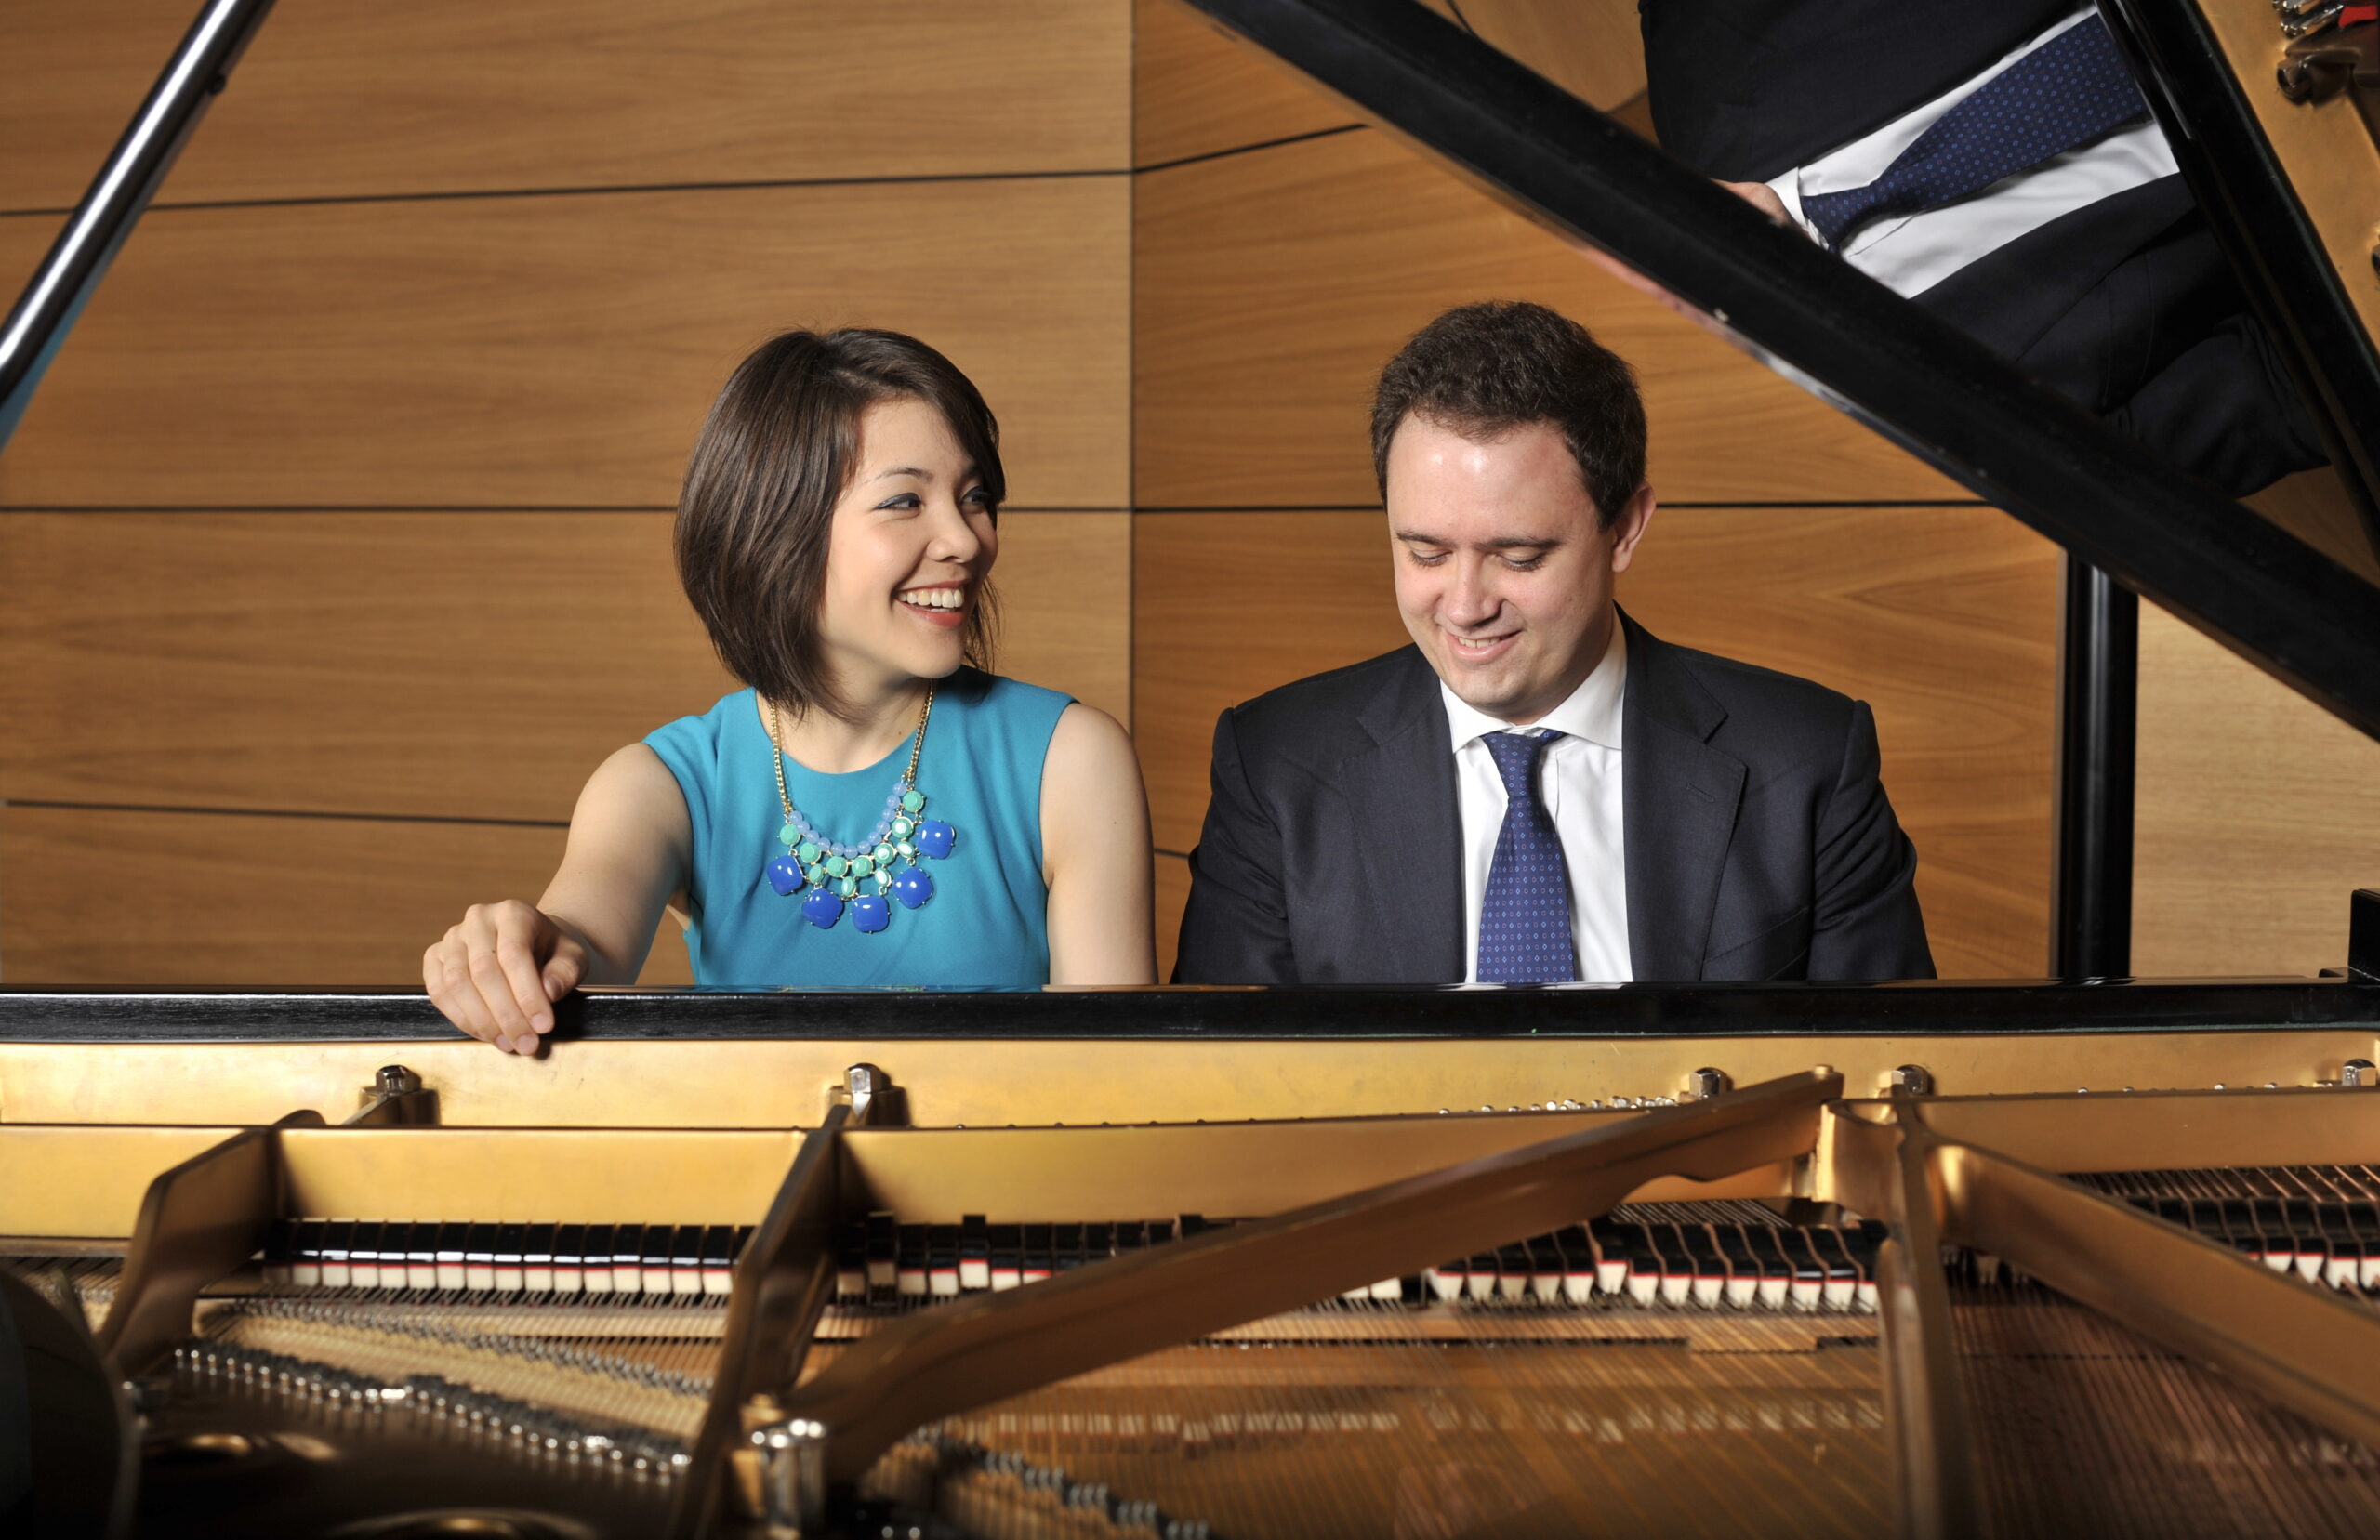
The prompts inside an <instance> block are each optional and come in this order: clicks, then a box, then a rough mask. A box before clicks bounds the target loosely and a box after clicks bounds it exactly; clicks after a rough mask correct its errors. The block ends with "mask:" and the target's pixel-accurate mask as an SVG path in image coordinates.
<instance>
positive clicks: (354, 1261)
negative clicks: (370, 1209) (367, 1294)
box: [347, 1219, 387, 1289]
mask: <svg viewBox="0 0 2380 1540" xmlns="http://www.w3.org/2000/svg"><path fill="white" fill-rule="evenodd" d="M386 1228H387V1227H386V1226H385V1225H383V1224H382V1223H381V1222H380V1221H379V1220H377V1219H358V1220H356V1221H355V1225H354V1228H353V1229H352V1230H350V1231H349V1233H348V1238H347V1268H348V1281H349V1282H350V1283H351V1284H353V1285H354V1286H355V1287H356V1288H359V1289H377V1288H379V1287H381V1286H382V1285H381V1283H380V1234H381V1231H383V1230H385V1229H386Z"/></svg>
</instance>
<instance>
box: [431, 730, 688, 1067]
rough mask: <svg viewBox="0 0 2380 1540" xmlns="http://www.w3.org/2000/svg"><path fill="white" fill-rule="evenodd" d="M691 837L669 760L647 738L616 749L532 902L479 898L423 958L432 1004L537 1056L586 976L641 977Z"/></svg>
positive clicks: (496, 1040)
mask: <svg viewBox="0 0 2380 1540" xmlns="http://www.w3.org/2000/svg"><path fill="white" fill-rule="evenodd" d="M693 845H694V832H693V824H692V821H691V820H690V819H689V818H688V817H687V815H686V799H685V796H684V794H683V793H681V791H680V790H679V789H678V781H677V778H676V777H675V776H673V775H671V774H670V773H669V769H668V766H666V765H664V764H663V763H662V762H661V759H660V757H659V756H658V755H655V753H654V752H653V750H652V749H650V748H648V747H646V746H645V745H644V744H629V745H628V747H626V748H624V749H622V750H620V751H619V752H618V753H617V754H615V755H613V756H612V757H610V758H609V759H606V760H604V761H603V763H602V765H601V766H599V767H598V768H597V769H596V771H595V773H594V774H593V775H591V776H589V777H588V781H587V786H586V789H585V790H584V791H581V792H580V793H579V794H578V806H577V807H576V809H574V810H573V811H572V813H571V818H570V840H569V844H568V845H567V846H566V847H565V849H563V852H562V865H561V867H560V868H559V869H558V870H557V871H556V872H555V873H554V876H553V880H552V881H551V882H550V883H549V884H547V886H546V891H545V896H544V897H542V898H540V899H539V900H538V901H537V902H536V906H534V907H532V906H531V905H529V904H527V903H524V902H522V901H520V900H519V899H506V900H504V901H502V902H496V903H475V904H473V905H471V907H470V908H469V910H467V911H466V912H465V913H464V915H463V918H462V920H461V922H460V923H459V924H457V925H456V926H455V927H453V928H451V929H449V930H448V931H447V932H446V934H445V935H444V936H443V937H441V938H440V939H439V940H438V941H437V942H436V943H435V944H434V945H432V946H431V947H430V949H429V950H428V951H427V952H425V953H423V954H422V959H421V974H422V983H423V985H424V987H425V988H427V989H428V990H429V992H430V1000H431V1002H432V1003H433V1004H435V1005H436V1006H437V1007H438V1008H439V1009H440V1010H442V1011H443V1012H445V1014H446V1018H447V1020H450V1021H453V1022H454V1023H455V1024H456V1026H458V1027H460V1028H462V1029H463V1030H464V1031H465V1032H467V1033H470V1034H471V1035H472V1036H474V1037H477V1038H480V1039H482V1040H483V1041H485V1042H489V1043H493V1044H495V1045H496V1046H497V1047H499V1048H503V1049H505V1050H507V1051H508V1052H514V1053H534V1052H536V1047H537V1041H538V1039H539V1037H541V1036H542V1035H543V1034H544V1033H548V1032H550V1031H552V1030H553V1023H554V1018H553V1002H554V1001H556V1000H559V999H561V998H562V996H563V995H564V994H569V993H570V992H571V991H572V990H573V989H575V988H576V987H577V986H578V985H579V984H581V983H596V984H625V983H634V982H635V981H636V976H637V973H638V971H639V970H640V969H641V968H642V967H644V955H645V953H646V952H647V951H648V950H649V949H650V948H651V947H652V945H653V932H654V928H655V926H657V925H658V924H659V923H660V921H661V912H662V910H663V909H664V908H665V907H666V906H667V905H668V902H670V899H671V897H672V896H673V895H674V894H676V893H678V892H679V891H680V890H681V889H682V888H684V887H685V884H686V875H687V873H688V872H689V871H691V870H692V860H693Z"/></svg>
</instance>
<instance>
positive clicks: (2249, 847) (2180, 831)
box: [2132, 604, 2380, 977]
mask: <svg viewBox="0 0 2380 1540" xmlns="http://www.w3.org/2000/svg"><path fill="white" fill-rule="evenodd" d="M2138 787H2139V791H2138V802H2137V832H2136V835H2135V847H2134V862H2133V882H2134V888H2133V940H2132V967H2133V971H2134V972H2135V973H2137V974H2140V975H2142V976H2144V977H2149V976H2177V975H2191V974H2262V973H2297V974H2305V973H2312V972H2315V971H2317V970H2319V969H2321V968H2324V967H2340V966H2342V965H2344V964H2345V962H2346V961H2347V898H2348V895H2349V894H2350V893H2351V892H2352V891H2353V890H2354V889H2356V888H2374V887H2380V744H2374V743H2373V741H2372V740H2371V739H2370V738H2368V737H2366V736H2364V735H2363V734H2362V733H2360V732H2358V731H2356V730H2355V729H2353V728H2351V727H2348V726H2347V724H2346V723H2344V722H2341V721H2340V720H2338V718H2336V717H2333V716H2331V715H2330V714H2329V713H2328V712H2326V711H2323V710H2322V709H2321V707H2319V706H2316V705H2315V704H2312V703H2311V702H2309V701H2307V700H2306V699H2305V698H2304V697H2302V696H2300V695H2298V694H2297V693H2296V692H2295V691H2292V690H2291V689H2289V688H2288V687H2287V686H2286V685H2283V684H2281V683H2279V682H2278V681H2276V680H2274V679H2272V678H2269V677H2268V676H2267V675H2265V674H2264V673H2263V672H2261V671H2260V670H2258V669H2256V668H2255V667H2254V666H2253V665H2249V664H2246V663H2243V662H2241V660H2240V659H2238V658H2236V657H2234V656H2232V655H2231V654H2230V653H2229V652H2226V651H2225V650H2224V649H2223V648H2221V647H2220V646H2218V645H2216V644H2215V642H2212V641H2210V640H2208V639H2207V638H2204V637H2202V636H2201V635H2199V634H2198V633H2197V632H2196V631H2193V630H2191V629H2190V628H2189V627H2188V626H2187V625H2183V624H2182V623H2181V622H2180V621H2177V620H2175V619H2174V618H2173V617H2172V616H2171V615H2168V614H2167V613H2165V612H2163V611H2162V610H2160V609H2158V608H2156V607H2155V606H2154V605H2149V604H2144V605H2142V606H2141V607H2140V759H2139V781H2138Z"/></svg>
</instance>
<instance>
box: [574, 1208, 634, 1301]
mask: <svg viewBox="0 0 2380 1540" xmlns="http://www.w3.org/2000/svg"><path fill="white" fill-rule="evenodd" d="M599 1229H602V1227H601V1226H597V1227H594V1228H592V1229H589V1230H588V1232H587V1235H588V1244H589V1245H590V1246H591V1245H592V1244H593V1243H594V1237H595V1233H596V1231H597V1230H599ZM608 1233H609V1234H610V1235H611V1238H612V1241H611V1246H610V1252H611V1257H612V1265H611V1266H610V1267H609V1268H607V1269H605V1272H606V1274H607V1275H608V1277H609V1279H610V1282H611V1292H612V1293H614V1294H642V1293H643V1292H644V1227H643V1226H642V1225H613V1226H612V1227H611V1228H610V1231H608ZM587 1262H588V1283H593V1282H594V1281H595V1279H594V1263H595V1258H594V1257H588V1259H587Z"/></svg>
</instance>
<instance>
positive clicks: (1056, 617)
mask: <svg viewBox="0 0 2380 1540" xmlns="http://www.w3.org/2000/svg"><path fill="white" fill-rule="evenodd" d="M992 577H993V582H994V584H995V585H996V586H998V589H999V595H1000V643H999V654H998V659H997V662H998V665H999V671H1000V672H1001V673H1003V674H1007V675H1010V676H1012V677H1013V678H1020V679H1024V680H1026V681H1028V682H1030V683H1033V684H1038V685H1047V686H1048V687H1049V688H1051V690H1063V691H1065V692H1066V693H1067V694H1069V695H1072V696H1073V697H1075V699H1077V700H1078V701H1082V702H1085V703H1086V704H1091V705H1095V706H1097V707H1098V708H1099V709H1100V710H1102V711H1104V712H1105V713H1107V715H1109V716H1110V717H1115V718H1116V719H1117V721H1118V722H1121V723H1123V724H1125V725H1126V726H1128V727H1129V726H1131V720H1132V519H1131V515H1130V514H1125V513H1004V514H1002V515H1000V556H999V562H998V565H997V566H996V567H995V568H994V569H993V571H992Z"/></svg>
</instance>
